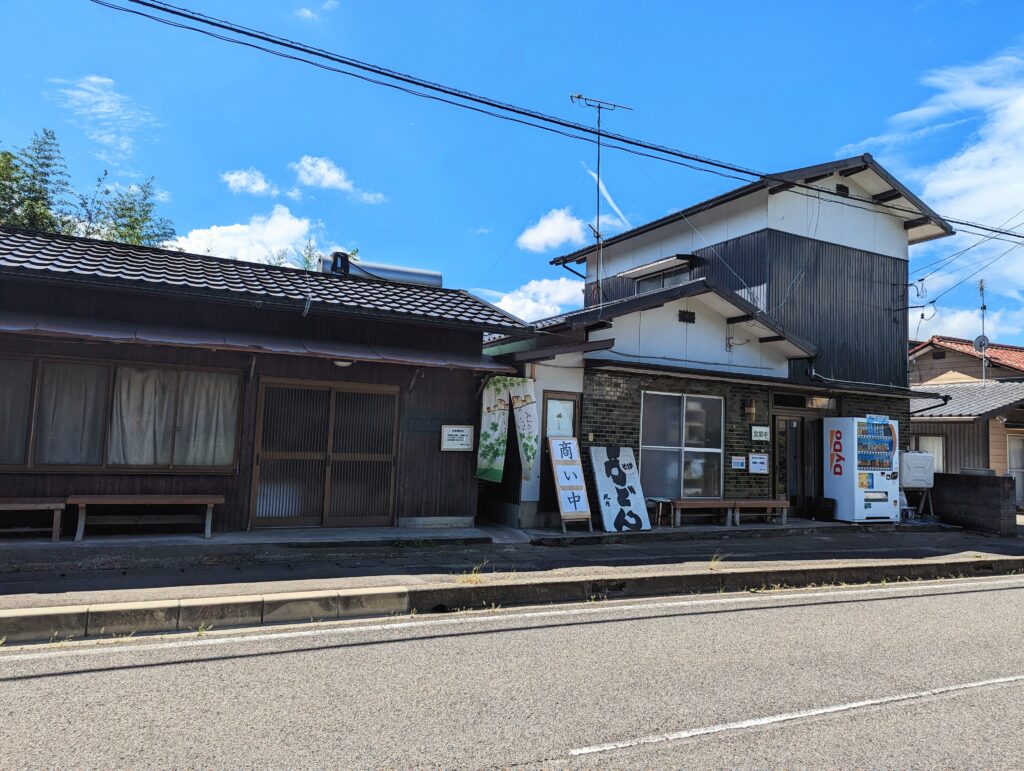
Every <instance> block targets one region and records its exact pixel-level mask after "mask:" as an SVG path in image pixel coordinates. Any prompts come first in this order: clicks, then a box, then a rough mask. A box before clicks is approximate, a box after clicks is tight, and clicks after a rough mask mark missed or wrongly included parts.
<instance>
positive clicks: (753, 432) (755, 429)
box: [750, 426, 772, 442]
mask: <svg viewBox="0 0 1024 771" xmlns="http://www.w3.org/2000/svg"><path fill="white" fill-rule="evenodd" d="M750 440H751V441H752V442H770V441H771V440H772V429H771V426H751V427H750Z"/></svg>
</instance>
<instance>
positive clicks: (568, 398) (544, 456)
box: [538, 391, 580, 511]
mask: <svg viewBox="0 0 1024 771" xmlns="http://www.w3.org/2000/svg"><path fill="white" fill-rule="evenodd" d="M579 429H580V394H578V393H573V392H571V391H545V392H544V398H543V412H542V414H541V442H540V445H541V451H540V452H541V456H540V502H539V505H538V508H539V509H540V510H541V511H558V500H557V499H556V497H555V480H554V478H553V477H552V472H551V451H550V450H549V448H548V441H547V440H548V437H549V436H575V437H577V438H579V434H580V431H579Z"/></svg>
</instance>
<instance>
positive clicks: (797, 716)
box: [569, 675, 1024, 757]
mask: <svg viewBox="0 0 1024 771" xmlns="http://www.w3.org/2000/svg"><path fill="white" fill-rule="evenodd" d="M1019 682H1024V675H1009V676H1007V677H995V678H992V679H991V680H979V681H978V682H975V683H960V684H959V685H944V686H941V687H939V688H930V689H928V690H926V691H914V692H913V693H901V694H898V695H896V696H882V697H880V698H877V699H864V700H863V701H851V702H849V703H847V704H835V705H832V706H830V707H815V708H813V709H802V710H800V711H798V712H785V713H783V714H781V715H770V716H768V717H757V718H751V719H750V720H738V721H736V722H735V723H720V724H719V725H712V726H705V727H704V728H691V729H689V730H686V731H676V732H674V733H667V734H655V735H653V736H642V737H640V738H638V739H626V740H624V741H618V742H608V743H607V744H595V745H593V746H591V747H580V748H578V749H575V750H571V751H570V752H569V755H570V756H572V757H576V756H578V755H594V754H597V753H601V752H615V751H616V750H625V749H630V748H631V747H640V746H642V745H647V744H663V743H664V742H674V741H679V740H680V739H692V738H694V737H697V736H710V735H712V734H719V733H724V732H726V731H745V730H749V729H751V728H761V727H763V726H767V725H774V724H775V723H787V722H790V721H792V720H803V719H805V718H811V717H819V716H821V715H834V714H836V713H840V712H851V711H853V710H858V709H865V708H867V707H878V706H881V705H884V704H896V703H898V702H903V701H914V700H919V699H928V698H932V697H935V696H942V695H944V694H947V693H956V692H958V691H969V690H973V689H975V688H987V687H989V686H993V685H1005V684H1007V683H1019Z"/></svg>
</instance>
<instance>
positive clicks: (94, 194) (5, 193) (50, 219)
mask: <svg viewBox="0 0 1024 771" xmlns="http://www.w3.org/2000/svg"><path fill="white" fill-rule="evenodd" d="M157 199H158V195H157V190H156V184H155V182H154V180H153V178H152V177H150V178H149V179H147V180H146V181H145V182H143V183H142V184H139V185H130V186H128V187H126V188H115V187H112V186H111V185H109V184H107V172H105V171H104V172H103V174H101V175H100V177H99V178H98V179H97V180H96V185H95V186H94V187H93V189H92V190H91V191H90V192H89V193H88V194H83V193H78V192H74V191H73V190H72V187H71V181H70V175H69V174H68V170H67V165H66V164H65V162H64V156H63V154H62V153H61V149H60V143H59V142H58V141H57V135H56V134H54V132H53V131H51V130H50V129H43V131H42V132H41V133H39V134H36V135H34V136H33V138H32V141H31V142H30V143H29V144H28V145H27V146H26V147H23V148H21V149H20V150H16V151H10V150H0V225H8V226H10V227H16V228H23V229H26V230H39V231H43V232H47V233H67V234H70V235H77V236H86V237H90V238H103V239H106V240H108V241H118V242H120V243H125V244H136V245H139V246H161V245H163V244H165V243H166V242H167V241H169V240H170V239H172V238H174V235H175V233H174V226H173V225H172V224H171V221H170V220H168V219H167V218H166V217H162V216H160V215H159V214H158V213H157V211H156V207H157V203H158V200H157Z"/></svg>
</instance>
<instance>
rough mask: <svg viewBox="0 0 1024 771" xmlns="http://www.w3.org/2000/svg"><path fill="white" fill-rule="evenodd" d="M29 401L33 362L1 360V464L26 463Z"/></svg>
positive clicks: (30, 399) (30, 401)
mask: <svg viewBox="0 0 1024 771" xmlns="http://www.w3.org/2000/svg"><path fill="white" fill-rule="evenodd" d="M31 403H32V362H31V361H29V360H27V359H0V465H17V466H20V465H22V464H24V463H25V440H26V439H27V438H28V411H29V405H31Z"/></svg>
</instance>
